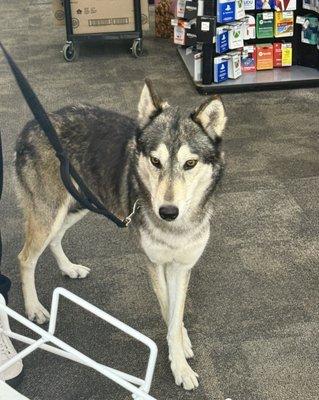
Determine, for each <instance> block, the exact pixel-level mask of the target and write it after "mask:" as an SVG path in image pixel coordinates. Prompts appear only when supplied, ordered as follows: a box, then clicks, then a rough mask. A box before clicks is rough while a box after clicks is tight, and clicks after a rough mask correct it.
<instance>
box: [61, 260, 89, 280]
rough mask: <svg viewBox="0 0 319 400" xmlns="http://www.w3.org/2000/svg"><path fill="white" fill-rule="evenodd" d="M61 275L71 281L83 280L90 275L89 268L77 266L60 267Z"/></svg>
mask: <svg viewBox="0 0 319 400" xmlns="http://www.w3.org/2000/svg"><path fill="white" fill-rule="evenodd" d="M60 269H61V272H62V275H64V276H68V277H69V278H71V279H77V278H79V279H83V278H86V277H87V276H88V274H89V273H90V271H91V270H90V268H88V267H84V266H83V265H78V264H71V263H70V264H68V265H63V266H61V267H60Z"/></svg>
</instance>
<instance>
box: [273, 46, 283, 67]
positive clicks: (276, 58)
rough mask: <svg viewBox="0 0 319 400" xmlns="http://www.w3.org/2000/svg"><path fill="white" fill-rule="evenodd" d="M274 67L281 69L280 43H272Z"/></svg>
mask: <svg viewBox="0 0 319 400" xmlns="http://www.w3.org/2000/svg"><path fill="white" fill-rule="evenodd" d="M273 46H274V67H276V68H278V67H282V50H281V46H282V43H274V44H273Z"/></svg>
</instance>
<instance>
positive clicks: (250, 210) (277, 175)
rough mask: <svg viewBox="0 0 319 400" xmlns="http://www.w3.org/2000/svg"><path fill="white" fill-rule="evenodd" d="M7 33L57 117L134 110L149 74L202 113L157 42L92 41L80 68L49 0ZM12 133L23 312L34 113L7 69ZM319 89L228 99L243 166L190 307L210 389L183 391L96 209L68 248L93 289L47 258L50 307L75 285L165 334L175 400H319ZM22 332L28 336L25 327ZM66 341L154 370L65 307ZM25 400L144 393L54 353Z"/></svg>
mask: <svg viewBox="0 0 319 400" xmlns="http://www.w3.org/2000/svg"><path fill="white" fill-rule="evenodd" d="M0 15H1V24H0V38H1V40H2V41H3V43H4V44H5V45H6V46H7V48H8V49H9V50H10V52H11V53H12V55H13V56H14V57H15V59H16V60H17V61H18V62H19V65H20V66H21V67H22V69H23V70H24V71H25V73H26V74H27V76H28V78H29V80H30V82H31V84H32V85H33V87H34V89H35V90H36V92H37V93H38V95H39V96H40V98H41V100H42V101H43V104H44V105H45V106H46V108H47V109H48V110H54V109H57V108H59V107H61V106H63V105H65V104H68V103H76V102H79V101H81V102H89V103H93V104H97V105H101V106H104V107H108V108H111V109H113V110H117V111H121V112H124V113H127V114H129V115H132V116H133V115H135V114H136V106H137V101H138V97H139V93H140V91H141V88H142V82H143V79H144V77H145V76H148V77H150V78H152V79H153V80H154V82H155V85H156V86H157V87H158V88H159V90H160V93H161V94H162V95H163V97H164V98H167V99H168V100H169V101H170V102H171V103H172V104H178V105H180V106H181V107H183V108H187V109H190V110H191V109H193V108H194V107H195V106H196V105H198V104H200V102H201V101H203V100H204V98H203V97H200V96H199V95H198V94H197V93H196V92H195V90H194V89H193V87H192V85H191V83H190V81H189V79H188V77H187V74H186V73H185V71H184V69H183V66H182V63H181V61H180V60H179V59H178V57H177V55H176V49H175V48H174V46H173V45H172V44H170V43H168V42H167V41H164V40H158V39H155V38H153V37H152V36H151V34H149V35H148V37H147V38H146V40H145V47H146V49H147V55H146V56H145V57H143V58H141V59H137V60H136V59H133V58H131V56H130V55H129V54H128V52H127V48H128V44H126V43H121V44H119V45H118V44H116V46H115V47H114V46H112V47H110V46H109V45H104V44H102V45H94V46H92V47H88V46H83V47H82V49H81V50H82V51H81V57H80V59H79V61H78V62H76V63H73V64H67V63H65V62H64V60H63V59H62V56H61V54H60V50H61V48H62V45H63V43H64V40H65V36H64V30H63V29H55V28H53V27H52V18H51V9H50V1H49V0H33V1H31V0H28V1H25V2H21V0H2V1H1V3H0ZM0 93H1V95H0V96H1V97H0V126H1V130H2V135H3V140H4V147H5V166H6V175H5V178H6V180H5V193H4V198H3V203H2V209H1V228H2V230H3V237H4V262H3V266H2V267H3V270H4V272H5V273H6V274H7V275H8V276H10V277H11V279H12V280H13V290H12V296H11V306H12V307H13V308H15V309H17V310H18V311H20V312H22V310H23V308H22V296H21V290H20V286H19V278H18V267H17V262H16V255H17V253H18V252H19V250H20V249H21V246H22V218H21V214H20V212H19V211H18V210H17V207H16V203H15V199H14V195H13V187H12V184H11V182H12V179H11V176H10V168H11V162H12V153H13V145H14V141H15V138H16V136H17V134H18V132H19V130H20V129H21V128H22V127H23V125H24V123H25V122H26V121H27V120H28V119H29V118H30V113H29V111H28V109H27V106H26V104H25V102H24V101H23V99H22V97H21V95H20V94H19V92H18V89H17V87H16V84H15V82H14V81H13V79H12V76H11V74H10V72H9V70H8V67H7V65H6V64H5V63H4V61H3V58H2V57H1V60H0ZM318 95H319V90H318V89H309V90H292V91H277V92H267V93H263V94H260V93H249V94H234V95H225V96H223V100H224V102H225V105H226V108H227V112H228V114H229V124H228V127H227V131H226V132H225V144H224V148H225V152H226V157H227V162H228V167H227V172H226V176H225V178H224V181H223V185H222V187H221V188H220V189H219V191H218V193H217V194H216V201H215V203H216V209H215V216H214V219H213V221H212V235H211V240H210V243H209V245H208V248H207V251H206V252H205V254H204V256H203V257H202V259H201V260H200V262H199V263H198V265H197V266H196V268H195V269H194V272H193V275H192V280H191V285H190V290H189V296H188V303H187V309H186V325H187V327H188V328H189V333H190V337H191V339H192V341H193V345H194V351H195V355H196V356H195V359H194V360H193V361H191V365H192V366H193V367H194V369H195V370H196V371H197V372H198V373H199V374H200V387H199V388H198V390H196V391H195V392H192V393H186V392H184V391H183V389H181V388H178V387H176V386H175V384H174V381H173V378H172V375H171V372H170V369H169V364H168V361H167V348H166V343H165V336H166V331H165V327H164V324H163V323H162V322H161V318H160V313H159V308H158V306H157V303H156V299H155V296H154V295H153V293H152V291H151V287H150V283H149V281H148V277H147V275H146V274H145V272H144V269H143V265H141V262H140V257H139V254H137V252H136V250H135V248H134V246H133V245H131V243H130V241H129V233H128V232H123V231H120V230H116V228H114V227H113V226H111V225H110V223H108V222H106V221H105V220H104V219H102V218H99V217H97V216H94V215H90V216H88V217H87V218H86V219H85V220H83V221H81V222H80V223H79V224H78V225H77V226H76V227H75V228H73V230H72V232H69V234H68V235H67V237H66V238H65V249H66V252H67V254H69V255H70V258H71V259H72V260H74V261H77V262H79V263H83V264H86V265H88V266H90V267H92V272H91V275H90V276H89V277H88V278H87V279H86V280H84V281H71V280H68V279H64V278H63V277H62V276H61V275H60V273H59V271H58V269H57V267H56V265H55V263H54V261H53V258H52V256H51V255H50V254H49V253H48V252H46V253H45V255H44V256H43V257H42V258H41V261H40V263H39V266H38V272H37V287H38V292H39V297H40V300H41V301H42V302H43V304H45V305H46V306H47V307H49V304H50V297H51V294H52V290H53V289H54V287H56V286H63V287H65V288H68V289H70V290H71V291H73V292H75V293H77V294H80V295H81V296H82V297H84V298H85V299H87V300H89V301H91V302H93V303H94V304H96V305H97V306H99V307H101V308H102V309H104V310H106V311H108V312H110V313H112V314H113V315H114V316H116V317H118V318H120V319H121V320H123V321H125V322H127V323H128V324H130V325H132V326H133V327H135V328H137V329H139V330H141V331H142V332H143V333H145V334H146V335H148V336H150V337H151V338H153V339H154V340H155V341H156V342H157V344H158V346H159V359H158V364H157V368H156V373H155V379H154V385H153V387H152V394H153V395H154V396H155V397H156V398H158V399H159V400H164V399H170V400H171V399H189V400H192V399H201V400H213V399H214V400H223V399H225V398H227V397H230V398H232V399H233V400H310V399H318V398H319V372H318V351H319V344H318V343H319V340H318V339H319V265H318V264H319V262H318V255H319V206H318V189H319V155H318V122H319V118H318V108H319V99H318ZM13 326H14V328H15V329H17V330H19V331H20V332H24V329H22V328H21V327H20V326H18V325H17V324H13ZM59 335H60V337H62V338H64V339H66V340H68V341H71V342H72V343H73V344H74V345H75V346H76V347H77V348H78V349H80V350H82V351H84V352H85V353H86V354H88V355H91V356H93V357H95V358H96V359H98V360H100V361H101V362H105V363H108V365H111V366H114V367H116V368H121V369H123V370H126V371H128V372H131V373H136V374H139V375H141V374H142V373H143V371H144V367H145V361H146V356H147V352H146V351H145V349H144V347H143V346H141V345H139V344H136V342H134V341H133V340H130V339H129V338H128V337H126V336H125V335H123V334H120V333H118V332H117V331H116V330H114V329H112V328H110V327H109V326H107V325H105V324H103V323H101V322H99V321H97V320H95V319H94V318H92V317H90V316H89V315H88V314H87V313H85V312H83V311H80V310H79V309H78V308H77V307H76V306H72V305H70V304H69V303H67V302H63V307H62V308H61V319H60V320H59ZM24 364H25V377H24V380H23V382H22V383H21V385H20V386H19V390H20V391H21V392H22V393H23V394H25V395H27V396H29V397H30V398H31V399H38V400H40V399H41V400H42V399H47V400H51V399H52V400H53V399H63V400H71V399H72V400H73V399H83V400H84V399H90V400H93V399H94V400H97V399H101V400H102V399H109V400H117V399H129V398H131V397H130V396H129V395H128V394H127V392H126V391H124V390H122V389H121V388H119V387H118V386H116V385H114V384H112V383H111V382H109V381H108V380H106V379H104V378H102V377H101V376H100V375H99V374H96V373H94V372H92V371H90V370H88V369H86V368H84V367H80V366H78V365H75V364H72V363H70V362H68V361H63V360H61V359H59V358H57V357H54V356H50V355H47V354H44V353H40V352H38V353H36V354H35V355H32V356H30V357H28V358H27V359H26V360H25V362H24Z"/></svg>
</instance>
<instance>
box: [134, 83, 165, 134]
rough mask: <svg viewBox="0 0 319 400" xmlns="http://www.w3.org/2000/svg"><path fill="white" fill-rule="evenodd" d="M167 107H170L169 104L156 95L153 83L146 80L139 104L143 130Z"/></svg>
mask: <svg viewBox="0 0 319 400" xmlns="http://www.w3.org/2000/svg"><path fill="white" fill-rule="evenodd" d="M167 107H169V105H168V103H167V102H164V101H163V100H162V99H161V98H160V97H159V96H158V94H157V93H155V90H154V88H153V84H152V82H151V81H150V80H149V79H145V85H144V87H143V90H142V94H141V97H140V101H139V103H138V120H139V123H140V126H141V128H143V127H144V126H145V125H146V124H148V122H149V121H150V120H151V119H152V118H153V117H154V116H156V115H158V114H159V113H160V112H161V111H162V110H164V109H165V108H167Z"/></svg>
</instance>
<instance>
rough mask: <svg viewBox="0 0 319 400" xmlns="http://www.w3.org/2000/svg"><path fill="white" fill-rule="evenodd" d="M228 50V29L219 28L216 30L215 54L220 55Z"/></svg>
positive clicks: (224, 27)
mask: <svg viewBox="0 0 319 400" xmlns="http://www.w3.org/2000/svg"><path fill="white" fill-rule="evenodd" d="M228 50H229V46H228V28H227V26H219V27H217V28H216V52H217V53H219V54H221V53H226V52H227V51H228Z"/></svg>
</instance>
